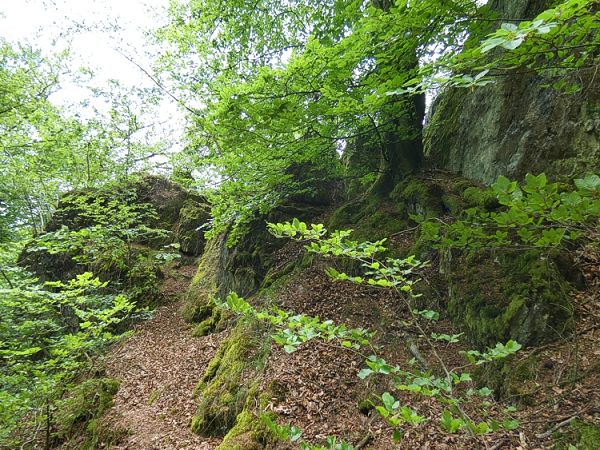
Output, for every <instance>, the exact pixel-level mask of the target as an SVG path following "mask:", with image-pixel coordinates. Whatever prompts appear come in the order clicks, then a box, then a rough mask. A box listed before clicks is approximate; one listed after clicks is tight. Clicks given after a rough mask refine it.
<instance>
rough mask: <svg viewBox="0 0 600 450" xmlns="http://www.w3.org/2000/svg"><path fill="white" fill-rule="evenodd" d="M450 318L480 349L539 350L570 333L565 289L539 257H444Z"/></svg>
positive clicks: (552, 267) (515, 254)
mask: <svg viewBox="0 0 600 450" xmlns="http://www.w3.org/2000/svg"><path fill="white" fill-rule="evenodd" d="M443 256H444V257H443V261H442V269H443V271H444V272H445V273H446V274H447V275H448V281H449V292H450V299H449V303H448V313H449V315H450V317H452V318H453V320H454V321H455V322H456V323H457V324H458V325H459V326H460V327H461V328H462V329H463V330H464V331H465V333H466V335H467V336H468V337H469V339H470V340H471V341H472V342H474V343H477V344H478V345H494V344H495V343H496V342H498V341H506V340H508V339H515V340H517V341H518V342H520V343H521V344H525V345H538V344H541V343H544V342H549V341H552V340H555V339H558V338H560V337H561V336H564V335H565V334H566V333H568V332H569V331H570V330H571V329H572V325H573V321H572V318H573V311H572V305H571V303H570V299H569V295H568V294H569V285H568V283H566V282H565V281H564V279H563V277H562V276H561V275H560V273H559V272H558V270H557V269H556V267H555V265H554V264H553V262H552V261H551V260H550V259H548V258H546V257H544V255H542V254H541V253H540V252H538V251H527V252H518V251H514V252H505V253H501V254H495V255H494V254H489V253H488V254H480V255H477V256H474V255H468V254H459V255H453V254H452V252H447V253H446V254H445V255H443Z"/></svg>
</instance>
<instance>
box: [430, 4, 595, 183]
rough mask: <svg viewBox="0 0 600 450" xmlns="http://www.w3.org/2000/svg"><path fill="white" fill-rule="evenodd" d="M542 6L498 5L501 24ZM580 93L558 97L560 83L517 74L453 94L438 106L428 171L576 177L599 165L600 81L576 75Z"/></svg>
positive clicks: (480, 176)
mask: <svg viewBox="0 0 600 450" xmlns="http://www.w3.org/2000/svg"><path fill="white" fill-rule="evenodd" d="M544 3H545V2H544V1H541V0H531V1H529V2H527V1H519V0H515V1H512V0H505V1H500V0H496V1H494V2H493V4H492V8H494V9H496V10H497V11H498V14H499V18H508V19H510V18H514V17H532V16H534V15H535V14H537V13H538V12H540V11H541V10H543V9H544ZM574 76H576V77H577V81H578V82H579V84H580V86H581V87H582V89H581V91H580V92H578V93H575V94H571V95H567V94H561V93H559V92H558V91H556V90H554V89H552V88H551V87H548V86H547V85H548V84H549V83H553V82H555V81H557V80H556V79H545V78H542V77H541V76H538V75H533V74H518V73H515V74H513V75H511V76H509V77H506V78H504V79H502V80H499V81H497V82H496V83H495V84H492V85H488V86H484V87H481V88H477V89H475V90H473V91H468V90H466V89H450V90H447V91H445V92H443V93H441V94H440V95H439V96H438V98H437V99H436V100H435V102H434V106H433V108H432V113H431V114H430V119H429V122H428V126H427V128H426V130H425V153H426V155H427V156H428V159H429V161H430V162H431V165H432V166H433V167H435V168H440V169H446V170H450V171H453V172H456V173H459V174H461V175H463V176H465V177H468V178H472V179H476V180H479V181H482V182H484V183H488V184H489V183H492V182H493V181H494V180H495V179H496V178H497V177H498V176H499V175H505V176H508V177H509V178H516V179H519V178H522V177H523V176H524V175H525V174H526V173H527V172H531V173H539V172H546V174H548V175H550V176H552V175H563V176H569V175H577V174H581V173H583V172H586V171H590V170H598V168H599V167H600V137H599V136H600V76H596V74H595V73H593V71H587V72H582V73H578V74H576V75H574Z"/></svg>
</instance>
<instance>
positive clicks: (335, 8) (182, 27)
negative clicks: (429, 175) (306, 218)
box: [157, 0, 600, 239]
mask: <svg viewBox="0 0 600 450" xmlns="http://www.w3.org/2000/svg"><path fill="white" fill-rule="evenodd" d="M481 3H482V2H477V1H475V0H452V1H446V0H427V1H419V2H408V1H406V0H403V1H387V0H384V1H371V0H353V1H351V2H342V1H339V0H327V1H325V2H323V1H297V0H294V1H289V2H285V3H282V4H273V2H267V1H265V0H260V1H258V2H252V3H247V2H226V3H225V4H221V3H215V2H211V1H207V0H194V1H190V0H174V1H172V3H171V8H170V24H169V25H168V26H166V27H164V28H161V29H160V30H158V31H157V38H158V39H159V40H160V41H161V43H162V44H163V45H168V46H169V49H170V51H169V52H168V53H166V54H165V55H164V56H163V57H162V58H161V59H160V61H159V65H160V67H161V68H162V69H163V74H165V75H166V76H167V77H169V78H170V79H171V80H172V81H174V82H175V85H176V86H177V88H178V91H179V92H180V94H181V96H182V99H183V100H182V101H186V100H189V104H193V105H198V106H196V107H189V106H188V107H187V109H188V112H189V113H190V127H189V130H188V133H187V140H188V145H187V148H186V149H185V151H184V152H182V153H181V154H180V155H177V157H176V159H175V160H174V164H175V166H176V169H177V171H178V172H184V173H188V174H194V176H195V177H196V178H197V182H198V184H199V185H200V186H202V187H203V188H204V189H207V191H208V195H209V196H210V197H211V200H212V204H213V211H212V215H213V217H214V223H213V231H212V233H213V235H214V234H217V233H219V232H221V231H223V230H225V229H227V227H228V226H229V225H232V226H233V231H232V236H233V237H234V239H235V237H236V236H239V234H242V233H244V232H246V231H247V224H248V223H249V221H250V220H251V218H252V217H253V216H254V215H255V214H256V213H257V212H260V213H267V212H269V211H270V210H272V209H273V208H275V207H276V206H277V205H279V204H281V203H282V202H284V201H285V199H286V198H289V197H293V196H294V195H297V194H298V193H303V192H306V190H307V189H310V187H311V186H312V187H314V182H313V181H314V180H313V178H314V177H313V176H311V175H310V174H307V177H306V178H303V177H299V176H298V174H297V173H296V172H295V169H296V168H298V167H300V168H305V169H306V167H314V168H315V169H316V170H317V172H316V173H318V172H320V173H321V177H320V178H327V177H329V178H335V177H338V176H339V175H340V174H341V175H346V176H349V177H354V176H357V177H359V178H360V179H361V180H363V181H365V180H370V182H371V183H372V187H376V186H377V182H378V181H380V180H381V179H383V178H384V177H385V174H386V173H388V172H389V173H394V172H402V171H403V170H404V171H406V170H408V169H414V167H409V168H407V167H405V164H401V163H399V162H398V161H399V160H398V158H402V157H404V158H406V159H408V160H411V161H412V164H415V165H418V163H419V159H420V155H419V154H418V152H419V148H420V147H419V142H420V131H421V125H422V123H421V122H422V117H421V114H422V108H423V107H424V106H423V104H421V102H422V101H423V97H422V96H420V94H422V93H423V92H425V91H427V90H431V89H440V88H442V87H448V86H454V87H464V88H470V89H472V88H474V87H476V86H482V85H486V84H489V83H492V82H494V81H495V80H496V79H498V78H500V77H504V76H508V75H511V74H513V73H515V72H517V71H518V72H527V73H529V72H531V73H543V74H544V75H547V76H549V78H548V80H549V81H548V82H549V83H554V81H555V80H558V81H556V83H555V87H556V88H559V89H563V90H567V91H569V90H573V89H577V86H575V87H573V86H572V85H571V83H570V82H569V81H568V80H565V79H563V78H564V77H558V76H559V75H565V74H568V73H572V72H576V71H579V72H578V73H583V72H582V71H586V70H587V71H588V72H590V73H593V70H594V68H595V67H596V66H597V63H598V57H599V55H598V52H597V48H598V44H599V43H598V39H599V37H598V36H600V33H598V27H599V24H600V20H599V17H600V12H599V11H598V8H597V2H596V1H594V0H587V1H584V0H563V1H562V2H558V4H556V5H554V4H553V5H552V8H549V9H547V10H545V11H542V12H540V14H539V15H537V16H536V17H533V18H531V17H498V12H497V11H496V10H495V9H494V7H493V6H488V5H482V4H481ZM549 3H550V2H542V4H541V6H540V5H538V6H540V7H542V6H544V5H549ZM536 5H537V3H536ZM538 6H536V7H538ZM553 77H554V78H553ZM198 100H200V102H199V101H198ZM411 140H414V141H415V143H416V144H415V146H414V147H410V146H403V145H402V143H406V142H410V141H411ZM336 152H337V153H344V154H345V156H348V158H347V161H352V160H356V161H361V158H363V159H364V158H365V157H366V158H367V159H369V158H370V159H379V161H376V162H375V163H374V164H373V163H371V164H366V165H365V164H362V166H363V169H364V170H366V169H365V167H367V166H368V167H369V169H368V170H367V173H365V172H364V170H363V172H360V173H355V171H353V170H352V167H348V168H344V167H341V166H340V161H339V158H338V157H337V154H336ZM362 153H364V155H362ZM397 153H401V154H402V155H400V156H399V155H397ZM412 153H414V154H412ZM400 160H401V159H400Z"/></svg>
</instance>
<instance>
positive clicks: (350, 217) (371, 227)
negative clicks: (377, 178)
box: [327, 196, 408, 240]
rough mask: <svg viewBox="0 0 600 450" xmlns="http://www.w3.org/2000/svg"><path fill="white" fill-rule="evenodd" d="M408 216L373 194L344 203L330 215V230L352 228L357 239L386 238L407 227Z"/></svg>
mask: <svg viewBox="0 0 600 450" xmlns="http://www.w3.org/2000/svg"><path fill="white" fill-rule="evenodd" d="M407 218H408V217H407V216H405V215H403V214H401V213H399V212H398V211H397V209H396V208H395V205H394V204H392V203H390V202H389V201H385V200H384V201H382V200H380V199H379V198H377V197H375V196H370V197H364V198H361V199H357V200H354V201H352V202H349V203H346V204H344V205H342V206H341V207H339V208H338V209H336V210H335V211H334V212H333V214H332V215H331V216H330V218H329V220H328V222H327V226H328V228H329V229H330V230H339V229H352V230H354V232H353V234H352V236H353V237H354V238H355V239H358V240H375V239H383V238H387V237H389V236H390V235H392V234H394V233H397V232H398V231H402V230H403V229H405V228H406V227H407V220H406V219H407Z"/></svg>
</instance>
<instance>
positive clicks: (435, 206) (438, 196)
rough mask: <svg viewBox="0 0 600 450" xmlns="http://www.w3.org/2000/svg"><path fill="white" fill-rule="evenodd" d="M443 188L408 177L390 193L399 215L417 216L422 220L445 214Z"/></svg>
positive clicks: (434, 183)
mask: <svg viewBox="0 0 600 450" xmlns="http://www.w3.org/2000/svg"><path fill="white" fill-rule="evenodd" d="M444 194H445V192H444V188H443V187H442V186H441V185H440V184H438V183H436V182H432V181H429V180H425V179H422V178H418V177H410V178H407V179H406V180H403V181H401V182H400V183H398V184H397V185H396V187H394V190H393V191H392V192H391V193H390V200H392V201H393V202H394V203H395V205H396V209H397V210H398V212H399V213H401V214H403V215H404V216H405V217H409V215H411V214H414V215H419V216H421V217H423V218H430V217H437V216H440V215H441V214H443V213H444V212H447V207H446V206H445V205H444V201H443V196H444Z"/></svg>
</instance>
